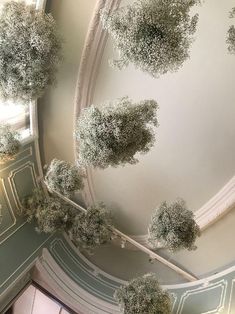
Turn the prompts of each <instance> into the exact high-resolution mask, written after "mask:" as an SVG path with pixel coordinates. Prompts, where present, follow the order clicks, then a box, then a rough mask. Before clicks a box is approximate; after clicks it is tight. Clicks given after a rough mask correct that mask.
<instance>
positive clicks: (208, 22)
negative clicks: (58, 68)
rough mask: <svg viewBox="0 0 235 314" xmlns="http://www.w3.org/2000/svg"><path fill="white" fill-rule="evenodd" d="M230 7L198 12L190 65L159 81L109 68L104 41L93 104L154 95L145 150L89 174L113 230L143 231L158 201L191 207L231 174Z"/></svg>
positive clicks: (223, 4) (234, 151)
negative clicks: (110, 213)
mask: <svg viewBox="0 0 235 314" xmlns="http://www.w3.org/2000/svg"><path fill="white" fill-rule="evenodd" d="M127 2H128V1H125V2H124V1H123V3H127ZM129 2H133V1H129ZM233 6H235V3H234V0H226V1H221V0H207V1H205V3H203V5H202V6H201V7H198V8H196V10H195V11H196V12H199V24H198V31H197V33H196V35H195V37H196V40H195V42H194V43H193V45H192V49H191V58H190V60H188V61H187V62H185V64H184V65H183V67H182V68H181V69H180V70H179V71H178V72H177V73H174V74H167V75H164V76H162V77H161V78H159V79H154V78H152V77H151V76H149V75H148V74H145V73H142V72H141V71H139V70H136V69H134V67H133V66H129V67H128V68H127V69H125V70H122V71H118V70H114V69H112V68H110V67H109V65H108V59H110V58H112V56H113V55H114V52H113V50H112V43H111V42H110V41H109V40H108V43H107V46H106V48H105V51H104V55H103V59H102V63H101V66H100V71H99V75H98V79H97V84H96V89H95V95H94V101H93V103H94V104H96V105H99V104H100V103H102V102H103V101H107V100H112V99H115V98H118V97H122V96H125V95H128V96H130V97H131V98H132V99H133V100H136V101H138V100H140V99H148V98H154V99H156V100H157V101H158V103H159V106H160V110H159V122H160V127H159V128H158V129H157V130H156V138H157V141H156V145H155V147H154V148H153V149H152V150H151V152H150V153H148V154H147V155H144V156H140V157H139V160H140V162H139V163H138V164H137V165H130V166H129V165H128V166H126V167H118V168H109V169H106V170H95V171H93V182H94V190H95V194H96V199H97V200H102V201H104V202H105V203H107V204H108V205H110V206H111V207H112V208H113V210H114V212H115V218H116V221H117V225H118V226H119V227H120V228H121V229H122V230H124V231H125V232H127V233H129V234H144V233H146V231H147V225H148V222H149V219H150V215H151V212H152V210H153V209H154V208H155V207H156V206H157V205H158V204H159V203H160V202H161V201H164V200H174V199H175V198H176V197H182V198H184V199H185V200H186V201H187V203H188V207H189V208H190V209H192V210H197V209H199V208H200V207H201V206H202V205H203V204H204V203H205V202H207V201H208V200H209V199H210V198H211V197H212V196H213V195H214V194H215V193H217V192H218V191H219V190H220V189H221V188H222V187H223V185H225V184H226V183H227V182H228V180H229V179H230V178H231V177H232V176H233V175H234V174H235V163H234V160H235V145H234V140H235V123H234V116H235V106H234V103H235V92H234V74H235V56H233V55H229V54H228V52H227V46H226V43H225V40H226V32H227V30H228V28H229V25H231V23H232V22H233V21H232V20H230V19H229V18H228V13H229V11H230V10H231V8H232V7H233Z"/></svg>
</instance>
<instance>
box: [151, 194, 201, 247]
mask: <svg viewBox="0 0 235 314" xmlns="http://www.w3.org/2000/svg"><path fill="white" fill-rule="evenodd" d="M148 233H149V242H150V243H151V244H152V245H153V246H155V244H156V243H157V242H160V243H162V244H163V245H164V246H165V247H166V248H168V249H169V250H171V251H173V252H175V251H179V250H181V249H187V250H195V249H196V248H197V247H196V246H195V241H196V238H197V237H198V236H200V228H199V226H198V224H197V223H196V221H195V219H194V214H193V212H192V211H190V210H188V209H187V208H186V204H185V201H183V200H181V199H179V200H177V201H176V202H173V203H171V204H167V202H163V203H162V204H161V205H160V206H159V208H157V209H156V210H155V211H154V212H153V215H152V218H151V222H150V225H149V229H148Z"/></svg>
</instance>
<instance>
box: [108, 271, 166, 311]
mask: <svg viewBox="0 0 235 314" xmlns="http://www.w3.org/2000/svg"><path fill="white" fill-rule="evenodd" d="M114 298H115V299H116V301H117V302H118V304H119V306H120V309H121V311H122V313H124V314H136V313H143V314H144V313H146V314H147V313H148V314H156V313H161V314H170V313H171V308H172V304H171V298H170V294H169V293H168V292H167V291H164V290H163V289H162V288H161V286H160V285H159V283H158V280H157V278H156V276H155V275H154V274H147V275H144V276H142V277H138V278H135V279H133V280H131V281H129V282H128V284H127V285H125V286H121V287H120V288H119V289H117V290H116V291H115V294H114Z"/></svg>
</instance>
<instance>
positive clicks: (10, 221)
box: [0, 139, 52, 313]
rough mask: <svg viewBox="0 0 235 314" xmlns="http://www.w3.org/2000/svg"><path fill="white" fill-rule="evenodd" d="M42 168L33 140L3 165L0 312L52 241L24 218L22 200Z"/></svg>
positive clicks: (0, 176)
mask: <svg viewBox="0 0 235 314" xmlns="http://www.w3.org/2000/svg"><path fill="white" fill-rule="evenodd" d="M39 167H40V165H38V164H37V158H36V149H35V140H33V139H32V141H31V142H29V143H28V144H26V145H24V146H23V147H22V148H21V150H20V152H19V153H18V154H17V157H16V159H15V160H13V161H11V162H8V163H5V164H1V165H0V205H1V209H0V313H2V312H1V311H2V308H3V304H4V306H6V302H9V301H10V300H12V298H13V297H14V296H15V295H17V293H18V292H19V291H20V289H21V288H22V286H23V285H24V284H25V280H23V281H22V280H20V278H21V276H22V274H24V272H25V271H27V272H28V268H29V269H30V267H31V266H32V265H33V263H34V261H35V260H36V259H37V258H38V256H39V255H40V253H41V249H42V248H43V247H44V246H46V245H47V244H48V243H50V239H51V238H52V236H51V235H47V234H39V233H37V232H36V231H35V225H34V224H29V223H27V222H26V217H24V216H23V215H22V200H23V199H24V198H25V197H26V196H28V195H30V194H32V191H33V189H34V188H35V187H36V186H38V185H39V183H38V182H39V176H40V172H39ZM27 278H28V277H27ZM19 280H20V281H19ZM27 280H28V279H27ZM4 300H5V301H4ZM1 307H2V308H1Z"/></svg>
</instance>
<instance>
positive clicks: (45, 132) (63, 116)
mask: <svg viewBox="0 0 235 314" xmlns="http://www.w3.org/2000/svg"><path fill="white" fill-rule="evenodd" d="M95 4H96V0H89V1H83V0H60V1H58V0H48V1H47V11H49V12H51V13H52V15H53V17H54V18H55V20H56V21H57V24H58V27H59V29H60V31H61V33H62V36H63V39H64V48H63V53H64V60H63V63H62V66H61V68H60V71H59V73H58V76H57V77H58V83H57V86H56V88H50V89H49V90H48V91H47V93H46V95H45V96H44V97H43V98H42V99H41V100H40V101H39V106H38V107H39V127H40V141H41V153H42V157H43V158H42V159H43V161H45V162H47V163H48V162H50V160H51V159H53V158H54V157H57V158H61V159H64V160H68V161H74V154H73V111H74V95H75V86H76V81H77V75H78V68H79V62H80V58H81V54H82V49H83V45H84V41H85V37H86V33H87V30H88V25H89V22H90V20H91V16H92V12H93V9H94V7H95Z"/></svg>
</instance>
